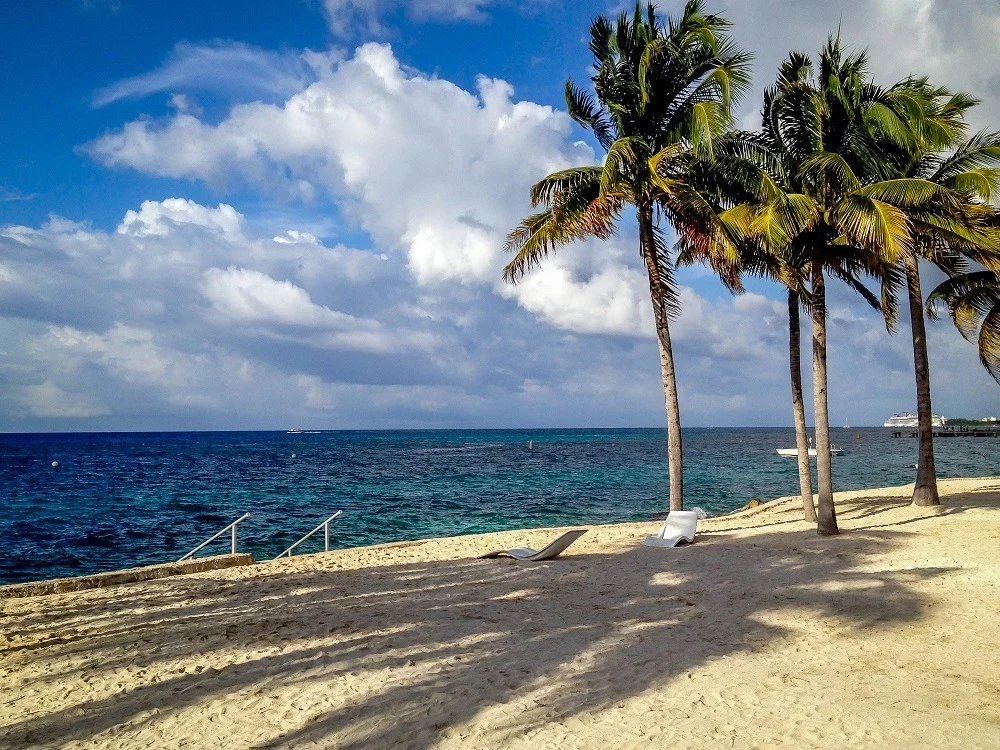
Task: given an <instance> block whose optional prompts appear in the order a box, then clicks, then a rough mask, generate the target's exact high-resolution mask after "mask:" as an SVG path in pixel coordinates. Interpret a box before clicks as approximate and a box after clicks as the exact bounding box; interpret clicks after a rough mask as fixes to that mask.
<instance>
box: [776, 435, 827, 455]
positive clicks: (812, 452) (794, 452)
mask: <svg viewBox="0 0 1000 750" xmlns="http://www.w3.org/2000/svg"><path fill="white" fill-rule="evenodd" d="M775 450H776V451H777V453H778V455H779V456H787V457H798V455H799V449H798V448H776V449H775ZM843 452H844V450H843V448H839V447H838V446H836V445H831V446H830V455H831V456H839V455H840V454H841V453H843ZM817 455H819V454H818V453H817V452H816V448H815V447H814V446H813V439H812V438H809V458H816V456H817Z"/></svg>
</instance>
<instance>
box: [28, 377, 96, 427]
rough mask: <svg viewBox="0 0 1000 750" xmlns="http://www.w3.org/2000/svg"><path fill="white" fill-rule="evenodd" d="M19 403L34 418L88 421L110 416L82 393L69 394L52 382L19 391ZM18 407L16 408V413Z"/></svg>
mask: <svg viewBox="0 0 1000 750" xmlns="http://www.w3.org/2000/svg"><path fill="white" fill-rule="evenodd" d="M19 391H20V392H19V393H18V395H17V399H16V400H17V401H18V402H20V404H21V406H23V407H25V408H27V410H28V413H29V414H30V415H31V416H32V417H41V418H43V419H46V418H47V419H53V418H54V419H86V418H88V417H99V416H102V415H105V414H110V412H109V411H108V409H107V408H105V407H103V406H101V405H99V404H97V403H95V402H94V401H93V400H92V399H91V398H90V397H88V396H87V395H85V394H82V393H67V392H66V391H64V390H63V389H62V388H60V387H59V386H58V385H56V384H55V383H53V382H52V381H51V380H45V381H43V382H41V383H38V384H36V385H27V386H24V387H23V388H21V389H19ZM16 410H17V407H16V406H15V411H16Z"/></svg>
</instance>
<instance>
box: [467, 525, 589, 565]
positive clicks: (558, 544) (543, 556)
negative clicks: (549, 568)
mask: <svg viewBox="0 0 1000 750" xmlns="http://www.w3.org/2000/svg"><path fill="white" fill-rule="evenodd" d="M586 533H587V530H586V529H573V531H567V532H566V533H565V534H563V535H562V536H561V537H559V538H558V539H555V540H554V541H552V542H550V543H549V544H548V545H546V546H545V547H543V548H542V549H540V550H534V549H532V548H531V547H513V548H512V549H500V550H497V551H496V552H490V553H488V554H485V555H480V556H479V559H480V560H485V559H487V558H492V557H501V556H504V555H506V556H507V557H513V558H514V559H515V560H531V561H532V562H538V561H539V560H551V559H552V558H553V557H558V556H559V555H560V554H562V552H563V550H565V549H566V548H567V547H568V546H569V545H571V544H572V543H573V542H575V541H576V540H577V539H579V538H580V537H581V536H583V535H584V534H586Z"/></svg>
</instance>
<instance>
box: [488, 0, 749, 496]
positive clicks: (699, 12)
mask: <svg viewBox="0 0 1000 750" xmlns="http://www.w3.org/2000/svg"><path fill="white" fill-rule="evenodd" d="M728 27H729V23H728V22H727V21H726V20H725V19H724V18H723V17H722V16H719V15H712V14H707V13H705V12H704V10H703V7H702V3H701V2H700V0H690V1H689V2H688V3H687V4H686V5H685V6H684V9H683V12H682V13H681V15H680V16H679V17H676V18H674V17H670V18H667V19H666V20H665V21H664V20H663V19H661V18H660V17H659V16H658V15H657V13H656V9H655V7H654V6H653V5H652V4H650V5H648V6H646V7H645V8H643V7H642V6H641V5H639V4H636V6H635V10H634V12H633V13H631V14H629V13H625V12H623V13H622V14H621V15H620V16H618V18H617V20H616V21H612V20H610V19H608V18H605V17H603V16H599V17H597V18H596V19H595V20H594V21H593V23H592V25H591V29H590V51H591V52H592V54H593V56H594V70H595V73H594V75H593V76H592V78H591V84H592V92H591V91H589V90H587V89H584V88H583V87H580V86H578V85H576V84H574V83H573V82H572V81H568V82H567V83H566V91H565V94H566V104H567V108H568V110H569V114H570V116H571V117H572V118H573V119H574V120H575V121H576V122H577V123H579V124H580V125H582V126H583V127H584V128H586V129H587V130H589V131H590V132H591V133H592V134H593V136H594V138H595V139H596V140H597V142H598V143H599V144H600V146H601V147H602V148H603V149H604V151H605V152H606V154H605V158H604V161H603V163H602V164H599V165H593V166H582V167H573V168H570V169H565V170H561V171H559V172H555V173H553V174H550V175H548V176H547V177H545V178H544V179H542V180H541V181H540V182H538V183H537V184H536V185H535V186H534V187H533V188H532V190H531V203H532V205H533V206H534V207H535V208H538V209H540V210H539V211H537V212H536V213H533V214H531V215H530V216H528V217H526V218H525V219H524V220H523V221H522V222H521V223H520V224H519V225H518V226H517V227H516V228H515V229H514V230H513V231H512V232H510V234H509V235H508V237H507V241H506V248H507V250H508V251H510V252H512V253H514V257H513V259H512V260H511V261H510V263H509V264H508V265H507V266H506V268H505V269H504V273H503V275H504V278H505V279H506V280H507V281H508V282H510V283H517V282H518V281H519V280H520V279H521V278H523V276H524V274H525V273H527V272H528V271H529V270H530V269H531V268H533V267H535V266H537V265H539V264H540V263H541V262H542V261H543V260H544V259H545V258H546V256H547V255H548V254H549V253H551V252H555V251H556V250H557V249H558V248H559V247H562V246H564V245H567V244H570V243H572V242H575V241H578V240H582V239H584V238H587V237H596V238H599V239H608V238H610V237H612V236H613V235H614V234H615V232H616V231H617V228H618V224H619V221H620V220H621V219H622V217H623V216H624V215H625V213H626V212H628V213H629V214H630V215H631V214H632V213H633V212H634V215H635V217H636V220H637V222H638V235H639V250H640V254H641V257H642V260H643V264H644V266H645V268H646V272H647V277H648V282H649V295H650V301H651V304H652V310H653V320H654V324H655V328H656V340H657V345H658V348H659V354H660V372H661V378H662V382H663V391H664V398H665V402H666V415H667V442H668V448H667V450H668V467H669V474H670V509H671V510H679V509H681V508H682V507H683V496H684V485H683V445H682V440H681V417H680V404H679V398H678V391H677V379H676V370H675V364H674V355H673V347H672V344H671V338H670V322H671V318H672V317H673V316H675V315H676V314H677V312H678V309H679V294H678V288H677V285H676V281H675V277H674V258H673V257H672V253H671V248H670V247H669V246H668V245H667V243H666V241H665V238H664V234H663V231H662V229H661V222H662V221H664V220H665V221H666V222H669V223H672V224H674V226H675V227H677V225H678V224H679V222H680V219H681V217H682V216H683V214H684V212H685V211H686V205H685V203H686V198H685V196H684V194H685V192H687V191H686V190H685V189H684V180H683V175H685V174H686V173H687V172H688V171H689V170H690V169H691V168H692V165H694V164H699V163H711V161H712V160H713V158H714V153H715V145H714V144H715V142H716V140H717V139H719V138H720V137H722V136H723V135H724V134H725V133H727V132H729V131H730V130H731V129H732V127H733V119H732V114H731V109H732V105H733V103H734V102H736V101H738V100H739V99H740V98H741V97H742V95H743V94H745V93H746V91H747V90H748V88H749V84H750V70H749V64H750V60H751V56H750V54H749V53H747V52H745V51H744V50H742V49H740V48H739V47H738V46H737V45H736V44H735V43H734V42H733V41H732V39H731V38H730V37H729V36H728V35H727V34H726V31H727V29H728Z"/></svg>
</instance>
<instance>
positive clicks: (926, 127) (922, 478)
mask: <svg viewBox="0 0 1000 750" xmlns="http://www.w3.org/2000/svg"><path fill="white" fill-rule="evenodd" d="M899 88H900V89H909V90H910V91H911V92H912V93H913V97H912V99H911V100H910V101H908V102H905V104H906V107H905V113H903V117H904V119H905V120H906V122H907V125H908V126H909V130H910V133H911V134H912V139H911V140H909V141H908V142H907V143H906V144H905V146H904V147H903V148H901V149H897V150H896V151H897V155H898V156H899V157H900V175H901V176H904V177H918V178H922V179H925V180H927V181H929V182H931V183H934V184H935V185H938V186H939V187H940V188H942V191H941V193H940V194H939V199H937V200H934V201H931V202H930V203H928V204H925V205H921V206H915V207H912V208H911V209H910V210H909V211H908V214H909V217H910V220H911V222H912V227H913V235H914V236H913V241H912V243H911V244H910V247H909V251H908V252H906V253H904V254H903V257H902V260H901V265H902V267H903V270H904V272H905V274H906V289H907V301H908V303H909V309H910V323H911V334H912V339H913V363H914V375H915V379H916V391H917V418H918V419H917V421H918V435H919V458H918V462H917V477H916V481H915V483H914V488H913V497H912V502H913V504H914V505H917V506H932V505H939V504H940V502H941V500H940V498H939V496H938V488H937V473H936V469H935V465H934V435H933V423H932V414H933V409H932V407H931V383H930V365H929V362H928V356H927V333H926V329H925V326H924V320H923V309H924V303H923V296H922V293H921V289H920V269H919V261H920V260H925V261H929V262H931V263H934V264H936V265H937V266H938V267H939V268H941V269H942V270H944V271H945V272H946V273H948V274H949V275H955V274H957V273H959V272H960V271H961V270H962V269H963V268H964V266H965V259H966V258H971V259H972V260H974V261H978V262H980V263H983V264H986V265H996V266H997V267H1000V241H998V238H997V232H996V230H995V229H994V228H993V227H992V226H991V222H992V219H993V218H994V217H995V213H996V212H995V211H994V210H993V207H992V206H991V205H990V203H991V201H992V200H993V198H994V197H995V195H996V194H997V189H998V186H1000V169H998V168H997V167H998V165H1000V134H997V133H986V132H983V133H979V134H977V135H975V136H973V137H972V138H971V139H968V140H964V136H965V133H966V131H967V128H966V125H965V122H964V115H965V112H966V111H967V110H968V109H969V108H971V107H973V106H975V104H977V101H976V100H975V99H973V98H971V97H969V96H968V95H966V94H962V93H958V94H950V93H949V92H947V91H946V90H944V89H940V88H933V87H931V86H930V85H929V84H928V83H927V81H926V79H918V80H912V81H905V82H903V83H902V84H900V85H899Z"/></svg>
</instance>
